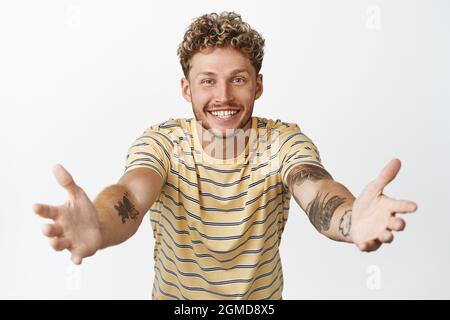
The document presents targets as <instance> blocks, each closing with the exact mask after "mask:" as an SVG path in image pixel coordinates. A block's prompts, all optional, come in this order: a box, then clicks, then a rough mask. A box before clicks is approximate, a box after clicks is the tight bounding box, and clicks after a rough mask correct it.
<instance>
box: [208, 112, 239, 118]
mask: <svg viewBox="0 0 450 320" xmlns="http://www.w3.org/2000/svg"><path fill="white" fill-rule="evenodd" d="M236 113H237V110H225V111H211V114H212V115H213V116H215V117H219V118H222V119H227V118H230V117H232V116H234V115H235V114H236Z"/></svg>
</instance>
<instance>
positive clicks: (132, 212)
mask: <svg viewBox="0 0 450 320" xmlns="http://www.w3.org/2000/svg"><path fill="white" fill-rule="evenodd" d="M114 208H115V209H116V210H117V212H118V214H119V217H121V218H122V223H125V221H126V220H129V219H133V220H136V219H137V216H138V215H139V211H137V210H136V208H135V207H134V205H133V204H132V203H131V201H130V200H129V199H128V192H125V194H124V196H123V198H122V201H119V202H118V203H117V205H115V206H114Z"/></svg>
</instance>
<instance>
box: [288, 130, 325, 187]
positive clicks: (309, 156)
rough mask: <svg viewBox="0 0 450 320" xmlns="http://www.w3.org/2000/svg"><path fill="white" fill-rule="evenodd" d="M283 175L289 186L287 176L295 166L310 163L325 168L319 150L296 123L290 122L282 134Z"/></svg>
mask: <svg viewBox="0 0 450 320" xmlns="http://www.w3.org/2000/svg"><path fill="white" fill-rule="evenodd" d="M280 144H281V147H280V158H281V170H280V172H281V177H282V181H283V184H284V185H285V186H286V187H287V181H286V180H287V176H288V174H289V172H290V171H291V170H292V168H294V167H295V166H297V165H299V164H310V165H315V166H319V167H321V168H323V165H322V161H321V159H320V154H319V150H318V149H317V147H316V146H315V145H314V143H313V142H312V140H311V139H310V138H308V136H306V135H305V134H304V133H303V132H302V131H301V130H300V128H299V127H298V125H296V124H289V125H288V127H287V129H286V130H285V131H284V132H282V134H281V135H280Z"/></svg>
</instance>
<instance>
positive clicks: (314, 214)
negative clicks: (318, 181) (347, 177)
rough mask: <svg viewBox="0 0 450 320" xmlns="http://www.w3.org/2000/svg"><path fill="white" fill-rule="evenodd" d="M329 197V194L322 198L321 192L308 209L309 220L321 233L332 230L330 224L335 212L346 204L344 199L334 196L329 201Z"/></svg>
mask: <svg viewBox="0 0 450 320" xmlns="http://www.w3.org/2000/svg"><path fill="white" fill-rule="evenodd" d="M328 195H329V193H327V194H326V195H325V196H324V197H323V198H322V195H321V194H320V192H319V193H317V195H316V197H315V198H314V200H313V201H311V202H310V203H309V204H308V206H307V207H306V213H307V214H308V217H309V220H310V221H311V223H312V225H313V226H314V227H315V228H316V229H317V231H319V232H322V231H327V230H328V229H329V228H330V222H331V218H332V217H333V214H334V212H335V211H336V209H337V208H338V207H339V206H340V205H341V204H343V203H344V202H345V198H344V197H340V196H332V197H331V198H328V199H327V197H328Z"/></svg>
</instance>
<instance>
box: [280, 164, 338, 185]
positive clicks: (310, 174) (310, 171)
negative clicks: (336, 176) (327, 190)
mask: <svg viewBox="0 0 450 320" xmlns="http://www.w3.org/2000/svg"><path fill="white" fill-rule="evenodd" d="M321 179H333V178H332V177H331V175H330V174H329V173H328V172H327V171H326V170H325V169H322V168H320V167H318V166H314V165H310V164H302V165H299V166H296V167H295V168H293V169H292V170H291V171H290V172H289V175H288V177H287V184H288V186H289V188H290V189H292V186H293V184H296V185H297V186H300V185H301V184H302V183H303V182H304V181H305V180H312V181H317V180H321Z"/></svg>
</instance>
